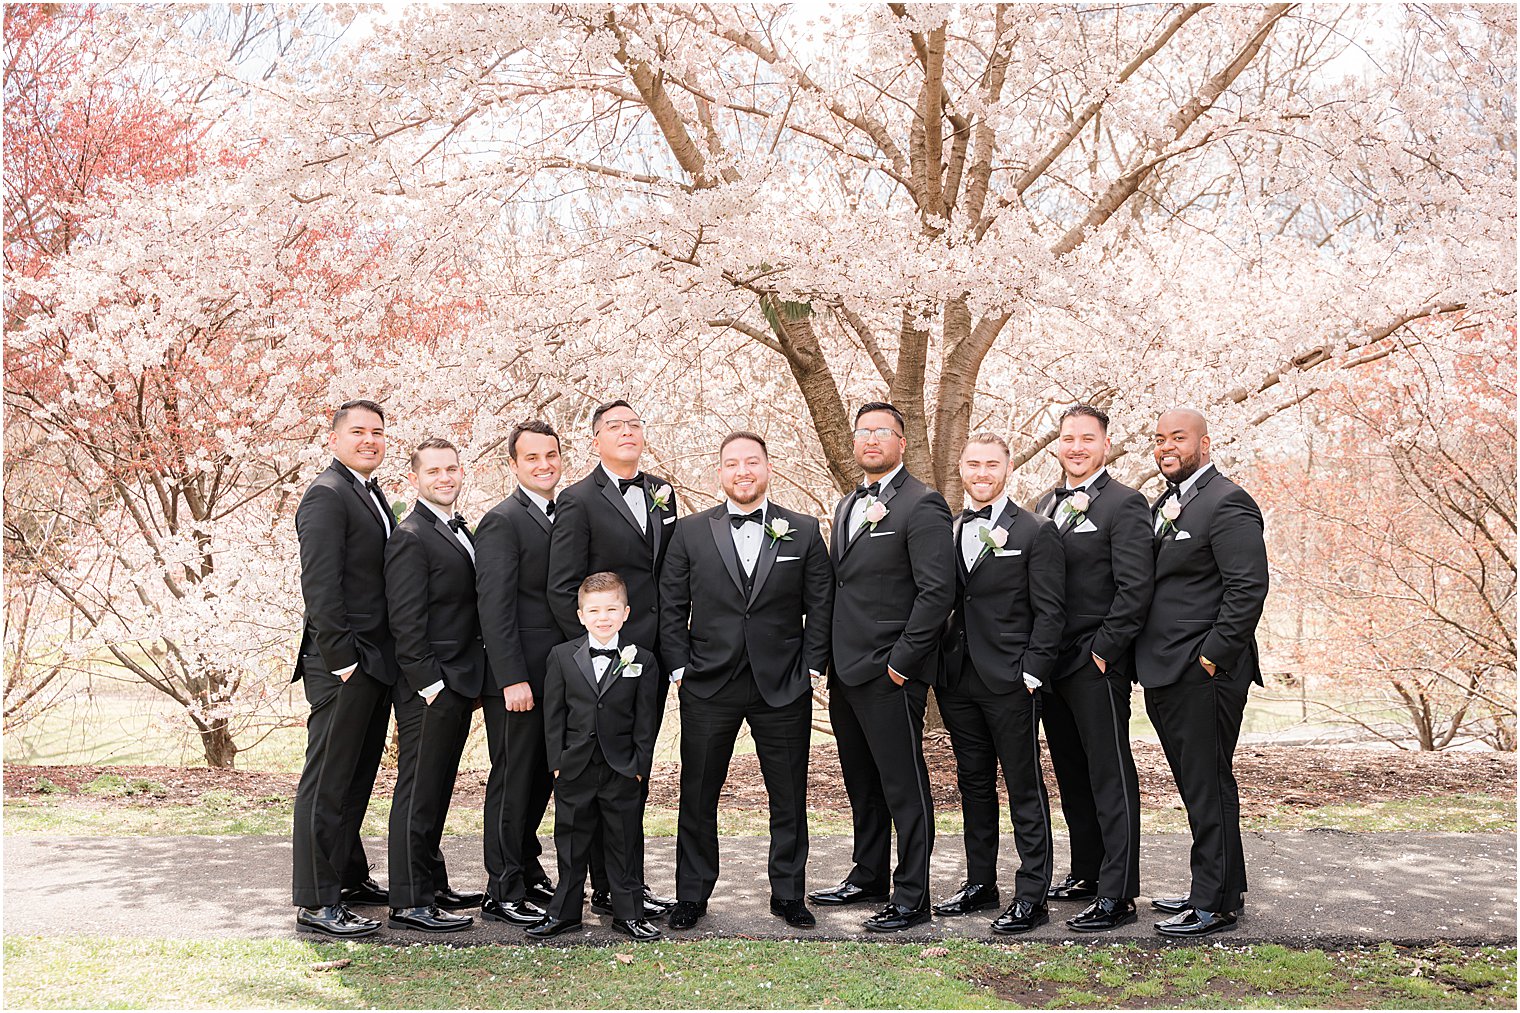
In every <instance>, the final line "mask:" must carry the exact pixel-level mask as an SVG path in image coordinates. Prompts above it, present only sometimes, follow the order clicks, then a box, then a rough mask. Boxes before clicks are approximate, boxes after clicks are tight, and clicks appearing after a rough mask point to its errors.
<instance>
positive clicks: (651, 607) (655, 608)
mask: <svg viewBox="0 0 1520 1013" xmlns="http://www.w3.org/2000/svg"><path fill="white" fill-rule="evenodd" d="M649 611H651V612H658V611H659V607H658V606H656V605H651V606H649Z"/></svg>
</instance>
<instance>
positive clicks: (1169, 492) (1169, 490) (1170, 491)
mask: <svg viewBox="0 0 1520 1013" xmlns="http://www.w3.org/2000/svg"><path fill="white" fill-rule="evenodd" d="M1169 496H1176V497H1178V498H1181V496H1182V486H1181V485H1179V484H1178V483H1176V482H1168V483H1166V492H1164V493H1162V494H1161V498H1162V499H1166V498H1167V497H1169ZM1158 502H1159V501H1158Z"/></svg>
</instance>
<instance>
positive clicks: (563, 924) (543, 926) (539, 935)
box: [527, 915, 581, 939]
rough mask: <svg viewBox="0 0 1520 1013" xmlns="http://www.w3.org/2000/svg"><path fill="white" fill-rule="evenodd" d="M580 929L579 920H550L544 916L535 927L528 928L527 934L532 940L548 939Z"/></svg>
mask: <svg viewBox="0 0 1520 1013" xmlns="http://www.w3.org/2000/svg"><path fill="white" fill-rule="evenodd" d="M580 927H581V920H580V919H579V918H575V919H570V918H550V917H549V916H548V915H544V917H543V920H542V921H540V922H539V923H538V924H537V925H530V926H528V932H527V934H528V935H530V936H532V937H533V938H534V939H548V938H549V937H550V936H557V935H559V934H560V933H561V932H572V931H574V930H575V929H578V928H580Z"/></svg>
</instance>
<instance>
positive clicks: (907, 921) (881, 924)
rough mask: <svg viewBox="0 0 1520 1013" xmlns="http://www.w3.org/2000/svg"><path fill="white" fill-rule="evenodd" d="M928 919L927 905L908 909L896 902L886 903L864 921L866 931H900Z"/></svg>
mask: <svg viewBox="0 0 1520 1013" xmlns="http://www.w3.org/2000/svg"><path fill="white" fill-rule="evenodd" d="M928 920H929V908H928V907H927V906H925V907H921V908H918V909H917V910H913V911H910V910H909V909H908V908H905V907H898V906H897V905H896V904H888V905H887V906H886V907H884V908H882V909H881V910H880V911H878V912H877V913H876V914H874V915H872V916H871V917H869V918H867V919H866V921H865V926H866V931H867V932H901V931H902V930H903V929H911V928H912V927H913V926H915V925H922V924H923V923H924V922H926V921H928Z"/></svg>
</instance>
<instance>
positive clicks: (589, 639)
mask: <svg viewBox="0 0 1520 1013" xmlns="http://www.w3.org/2000/svg"><path fill="white" fill-rule="evenodd" d="M586 647H587V649H588V650H598V651H615V650H617V649H618V638H617V637H616V636H614V637H613V638H612V640H611V641H609V642H608V643H605V644H604V643H601V642H600V641H598V640H597V639H596V636H595V634H593V633H590V632H587V634H586ZM615 660H617V659H615V658H609V657H607V656H606V655H596V654H593V655H592V656H591V672H592V674H593V675H595V676H596V681H597V682H601V681H602V676H603V675H605V674H606V673H607V666H608V665H610V664H612V663H613V662H614V661H615Z"/></svg>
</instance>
